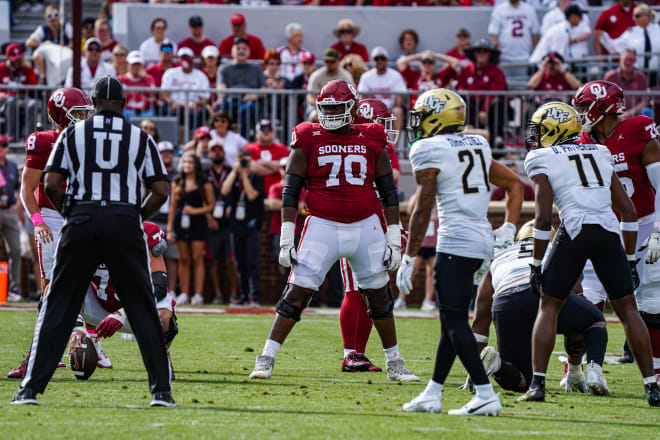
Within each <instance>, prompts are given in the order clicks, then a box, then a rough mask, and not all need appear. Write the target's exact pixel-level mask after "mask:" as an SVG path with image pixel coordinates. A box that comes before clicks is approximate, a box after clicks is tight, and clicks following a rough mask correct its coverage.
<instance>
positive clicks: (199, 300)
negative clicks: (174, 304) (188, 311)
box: [190, 293, 204, 306]
mask: <svg viewBox="0 0 660 440" xmlns="http://www.w3.org/2000/svg"><path fill="white" fill-rule="evenodd" d="M190 304H192V305H193V306H201V305H202V304H204V297H203V296H202V295H200V294H199V293H196V294H194V295H193V297H192V298H191V299H190Z"/></svg>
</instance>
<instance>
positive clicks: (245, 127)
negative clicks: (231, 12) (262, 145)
mask: <svg viewBox="0 0 660 440" xmlns="http://www.w3.org/2000/svg"><path fill="white" fill-rule="evenodd" d="M249 57H250V43H249V42H248V40H246V39H245V38H241V37H236V38H235V40H234V46H233V48H232V59H233V61H232V63H231V64H227V65H225V66H223V67H222V68H221V69H220V84H219V85H218V88H219V89H233V88H246V89H262V88H264V87H265V86H266V78H265V77H264V73H263V72H262V71H261V69H260V68H259V67H258V66H255V65H254V64H249V63H248V58H249ZM223 98H224V99H222V109H223V110H226V111H229V112H230V113H234V114H238V116H239V123H240V125H239V130H240V132H241V136H243V137H247V134H248V132H249V130H250V127H252V126H253V125H254V121H255V117H256V112H257V109H256V104H255V102H256V100H257V95H256V94H254V93H249V94H245V95H242V96H241V95H236V94H227V95H226V97H223Z"/></svg>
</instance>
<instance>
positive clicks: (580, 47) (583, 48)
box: [537, 8, 591, 59]
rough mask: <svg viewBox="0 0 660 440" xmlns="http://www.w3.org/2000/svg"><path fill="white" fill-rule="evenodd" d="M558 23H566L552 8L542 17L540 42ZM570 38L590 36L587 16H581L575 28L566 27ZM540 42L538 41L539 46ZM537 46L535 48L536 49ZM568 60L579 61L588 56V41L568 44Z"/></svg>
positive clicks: (560, 12) (559, 12) (556, 10)
mask: <svg viewBox="0 0 660 440" xmlns="http://www.w3.org/2000/svg"><path fill="white" fill-rule="evenodd" d="M558 23H568V21H567V20H566V16H565V15H564V13H563V12H562V11H561V10H560V9H559V8H554V9H552V10H551V11H549V12H548V13H547V14H545V16H544V17H543V23H542V24H541V40H542V39H543V37H545V35H546V34H547V33H548V31H549V30H550V28H551V27H553V26H555V25H556V24H558ZM566 28H567V29H568V33H569V35H570V37H571V38H575V37H577V36H578V35H582V34H585V33H587V34H591V21H590V20H589V15H587V14H582V21H580V24H578V25H577V26H575V27H571V26H570V25H569V26H567V27H566ZM540 44H541V41H539V44H538V45H540ZM569 44H570V42H569ZM538 45H537V47H538ZM546 54H547V52H546ZM567 55H568V58H570V59H580V58H584V57H586V56H588V55H589V40H584V41H580V42H578V43H573V44H570V46H569V48H568V52H567Z"/></svg>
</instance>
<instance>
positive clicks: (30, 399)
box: [11, 387, 657, 405]
mask: <svg viewBox="0 0 660 440" xmlns="http://www.w3.org/2000/svg"><path fill="white" fill-rule="evenodd" d="M656 389H657V387H656ZM11 404H12V405H38V404H39V402H37V393H35V392H34V391H32V388H22V387H21V388H19V389H18V391H16V394H14V398H13V399H11Z"/></svg>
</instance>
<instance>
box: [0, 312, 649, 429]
mask: <svg viewBox="0 0 660 440" xmlns="http://www.w3.org/2000/svg"><path fill="white" fill-rule="evenodd" d="M271 320H272V316H271V315H221V316H208V315H206V316H199V315H181V316H180V317H179V328H180V333H179V336H178V337H177V339H176V340H175V342H174V344H173V347H172V358H173V363H174V367H175V370H176V381H175V382H174V384H173V395H174V398H175V399H176V400H177V407H176V408H173V409H166V408H159V409H155V408H153V409H152V408H149V407H148V404H149V401H150V397H151V395H150V393H149V389H148V385H147V380H146V372H145V370H144V367H143V364H142V360H141V358H140V355H139V352H138V349H137V344H136V343H134V342H130V341H122V340H121V338H120V337H119V336H115V337H113V338H112V339H111V340H106V342H104V343H103V345H104V348H105V351H106V353H107V354H108V356H109V357H110V358H111V359H112V361H113V363H114V369H113V370H100V369H97V370H96V372H95V373H94V375H93V376H92V378H91V379H90V380H89V381H87V382H81V381H77V380H76V379H75V378H74V376H73V374H72V373H71V370H70V369H68V368H67V369H66V370H58V371H57V372H56V373H55V376H54V377H53V380H52V381H51V383H50V385H49V387H48V389H47V390H46V394H44V395H41V396H40V398H39V402H40V406H38V407H33V406H19V407H16V406H13V405H9V401H10V400H11V397H12V396H13V394H14V392H15V391H16V388H17V387H18V381H16V380H10V379H5V378H2V379H0V411H1V412H2V415H1V416H0V433H1V434H0V437H1V438H3V439H14V438H40V439H41V438H48V439H51V438H65V439H72V438H75V439H89V438H113V439H114V438H122V439H132V438H140V439H142V438H158V439H165V438H195V439H198V438H223V439H224V438H229V439H232V438H246V439H261V438H267V439H277V438H308V439H309V438H314V439H316V438H341V437H349V436H350V437H354V438H358V439H371V438H374V439H376V438H377V439H398V438H406V439H407V438H439V437H440V436H443V437H445V438H446V436H451V437H449V438H460V439H462V438H467V439H481V438H484V439H493V438H498V439H509V438H535V439H536V438H539V439H542V438H552V439H560V438H561V439H572V438H626V439H653V438H660V410H659V409H657V408H656V409H653V408H650V407H649V406H648V404H647V403H646V400H645V398H644V395H643V387H642V384H641V378H640V376H639V372H638V370H637V367H636V366H634V365H612V364H607V365H605V366H604V371H605V376H606V378H607V380H608V383H609V386H610V389H611V390H612V393H613V394H612V396H611V397H596V396H589V395H581V394H566V393H564V392H563V391H562V390H560V388H559V380H560V378H561V365H560V363H559V362H558V361H557V355H556V354H553V359H552V363H551V367H550V371H549V375H548V384H549V385H548V387H549V389H548V391H549V395H548V397H547V402H546V403H537V404H531V403H517V402H516V397H517V395H515V394H513V393H510V392H502V395H501V397H502V403H503V406H504V408H503V411H502V415H501V416H500V417H497V418H493V417H488V418H485V417H468V418H461V417H455V416H448V415H447V414H446V412H447V410H449V409H453V408H458V407H460V406H461V405H463V404H464V403H465V402H467V401H468V400H469V399H470V398H471V395H470V394H468V393H467V392H465V391H461V390H458V389H457V387H458V386H459V385H461V384H462V383H463V381H464V379H465V372H464V370H463V368H462V366H461V365H460V362H458V361H457V362H456V363H455V364H454V368H453V370H452V374H451V375H450V377H449V379H448V381H447V383H446V384H445V392H444V393H443V413H442V414H407V413H404V412H403V411H401V405H402V404H403V403H405V402H407V401H409V400H410V399H412V398H413V397H414V396H416V395H417V394H418V393H419V392H420V391H421V390H422V389H423V388H424V386H425V383H426V381H428V380H429V378H430V376H431V372H432V369H433V363H434V358H435V350H436V344H437V341H438V338H439V324H438V321H437V320H426V319H399V320H398V321H397V323H398V330H399V346H400V348H401V353H402V355H403V356H404V358H405V359H406V362H407V364H408V367H409V368H411V369H412V370H413V371H414V372H415V373H416V374H417V375H419V376H420V377H421V379H422V382H421V383H419V384H399V383H395V382H390V381H388V380H387V376H386V374H385V373H384V372H383V373H342V372H341V371H340V360H341V356H342V345H341V336H340V330H339V320H338V318H335V317H304V318H303V320H302V321H301V322H300V323H299V324H298V325H297V326H296V328H295V329H294V330H293V333H292V335H291V336H290V338H289V340H288V341H287V342H286V343H285V345H284V346H283V348H282V351H281V352H280V355H279V356H278V359H277V362H276V364H275V371H274V375H273V378H272V379H271V380H269V381H251V380H248V378H247V376H248V374H249V372H250V371H251V370H252V367H253V365H254V358H255V356H256V355H257V354H258V353H260V351H261V348H262V346H263V342H264V338H265V337H266V334H267V332H268V329H269V328H270V324H271ZM33 322H34V313H33V312H0V373H2V377H6V376H5V374H6V372H7V371H9V370H10V369H11V368H14V367H15V366H16V365H17V364H18V362H20V360H21V359H22V357H23V356H24V354H25V349H26V347H27V344H28V342H29V340H30V339H31V335H32V326H33ZM608 329H609V331H610V341H609V347H608V352H612V353H616V352H618V351H619V349H620V348H619V347H621V344H622V342H623V330H622V327H621V325H608ZM491 343H494V332H491ZM562 347H563V345H562V344H561V340H558V344H557V346H556V347H555V352H556V353H559V351H560V350H561V349H562ZM367 355H368V356H369V357H370V358H371V360H372V361H373V362H374V363H376V364H377V365H379V366H384V363H385V362H384V356H383V354H382V351H381V349H380V343H379V340H378V337H377V334H376V333H375V331H374V332H373V333H372V338H371V341H370V343H369V346H368V347H367ZM495 388H496V391H501V390H500V389H499V387H497V386H495Z"/></svg>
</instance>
